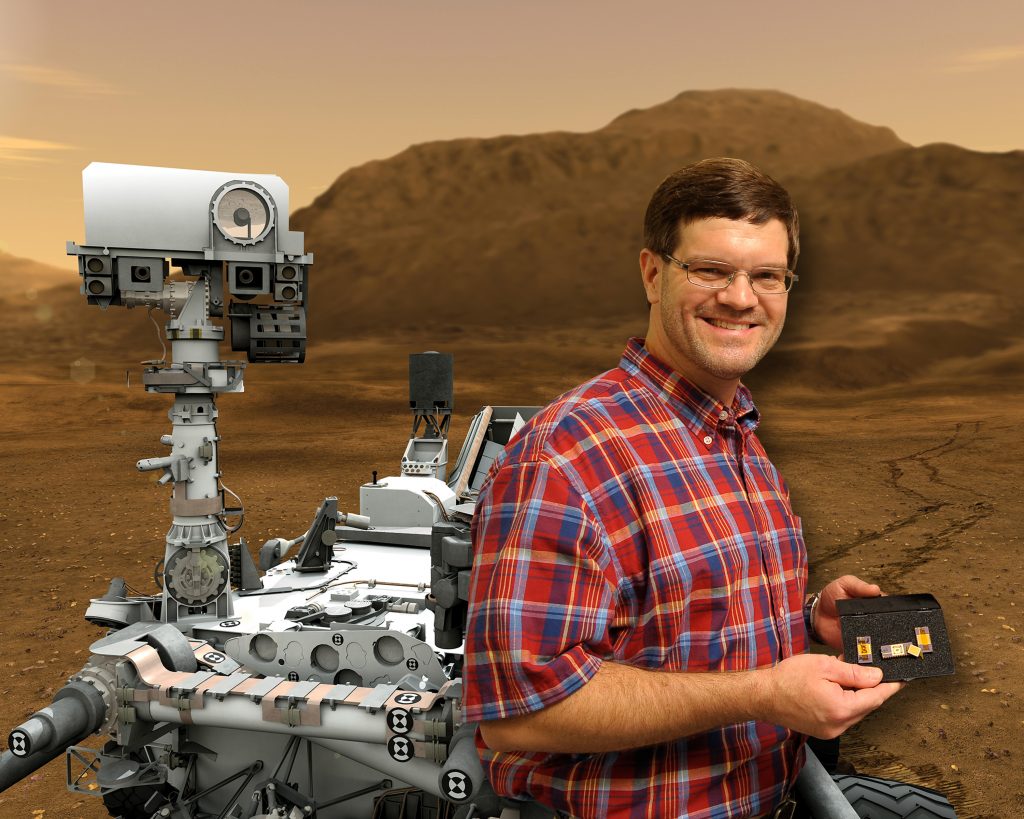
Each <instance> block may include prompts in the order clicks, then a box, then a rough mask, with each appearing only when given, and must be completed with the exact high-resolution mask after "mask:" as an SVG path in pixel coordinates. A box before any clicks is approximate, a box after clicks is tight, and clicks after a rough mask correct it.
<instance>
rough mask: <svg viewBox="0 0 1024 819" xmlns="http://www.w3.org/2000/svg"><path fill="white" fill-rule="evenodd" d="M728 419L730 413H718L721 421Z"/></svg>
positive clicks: (723, 411)
mask: <svg viewBox="0 0 1024 819" xmlns="http://www.w3.org/2000/svg"><path fill="white" fill-rule="evenodd" d="M728 417H729V413H727V412H726V411H725V410H722V411H721V412H720V413H718V418H719V420H721V421H724V420H725V419H726V418H728Z"/></svg>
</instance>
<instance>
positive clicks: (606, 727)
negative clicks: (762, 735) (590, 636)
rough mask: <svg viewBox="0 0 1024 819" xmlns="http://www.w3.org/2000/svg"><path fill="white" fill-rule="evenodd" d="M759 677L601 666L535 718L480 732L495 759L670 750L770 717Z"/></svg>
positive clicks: (740, 673)
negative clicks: (506, 754) (497, 754)
mask: <svg viewBox="0 0 1024 819" xmlns="http://www.w3.org/2000/svg"><path fill="white" fill-rule="evenodd" d="M767 691H768V687H767V685H766V684H765V680H764V672H761V671H736V672H722V673H687V672H671V671H647V670H645V669H642V668H635V667H633V666H629V665H621V664H619V663H613V662H605V663H604V664H603V665H602V666H601V668H600V669H599V670H598V672H597V673H596V674H595V675H594V676H593V678H591V679H590V681H589V682H587V684H586V685H584V686H583V687H582V688H581V689H580V690H579V691H576V692H574V693H573V694H571V695H570V696H568V697H566V698H565V699H564V700H561V701H560V702H557V703H555V704H554V705H551V706H549V707H547V708H543V709H541V710H540V711H536V712H534V713H532V714H526V715H524V716H521V717H511V718H509V719H503V720H494V721H491V722H485V723H483V724H482V725H481V733H482V735H483V739H484V742H486V743H487V745H488V746H490V747H491V748H493V749H495V750H498V751H546V752H549V753H599V752H602V751H616V750H624V749H626V748H639V747H641V746H644V745H653V744H655V743H659V742H669V741H671V740H674V739H678V738H680V737H685V736H689V735H691V734H697V733H702V732H705V731H709V730H711V729H712V728H715V727H718V726H721V725H729V724H732V723H737V722H746V721H747V720H751V719H764V718H765V717H764V716H763V714H764V712H765V711H767V703H766V699H767V696H768V694H767Z"/></svg>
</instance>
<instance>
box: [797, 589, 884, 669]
mask: <svg viewBox="0 0 1024 819" xmlns="http://www.w3.org/2000/svg"><path fill="white" fill-rule="evenodd" d="M881 594H882V589H881V588H879V586H877V585H876V584H874V583H866V582H864V581H863V580H861V579H860V578H859V577H854V576H853V575H852V574H844V575H843V576H842V577H840V578H838V579H836V580H833V581H832V582H831V583H829V584H828V585H827V586H826V587H825V588H824V589H822V590H821V599H820V600H819V601H818V608H817V610H816V611H815V613H814V624H813V625H814V630H815V632H816V633H817V635H818V639H820V640H821V641H822V642H823V643H825V645H827V646H830V647H831V648H834V649H836V650H837V651H841V650H842V648H843V635H842V632H841V631H840V629H839V612H838V611H837V610H836V600H851V599H853V598H856V597H879V596H880V595H881Z"/></svg>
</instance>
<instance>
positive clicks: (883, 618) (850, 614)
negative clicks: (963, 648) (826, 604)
mask: <svg viewBox="0 0 1024 819" xmlns="http://www.w3.org/2000/svg"><path fill="white" fill-rule="evenodd" d="M836 608H837V609H838V611H839V627H840V629H841V630H842V633H843V656H844V657H845V659H846V662H848V663H856V662H857V657H858V652H857V638H858V637H869V638H870V639H871V654H872V660H871V663H870V665H874V666H877V667H878V668H881V669H882V673H883V676H882V679H883V680H884V681H886V682H889V681H892V680H913V679H917V678H918V677H940V676H943V675H946V674H952V673H953V671H954V669H953V651H952V649H951V648H950V645H949V632H947V631H946V621H945V620H944V619H943V617H942V608H941V607H940V606H939V602H938V601H937V600H936V599H935V597H934V596H933V595H930V594H903V595H893V596H890V597H861V598H858V599H855V600H837V601H836ZM917 628H927V629H928V634H929V636H930V638H931V646H932V651H931V652H930V653H927V652H922V654H921V656H920V657H914V656H912V655H909V654H907V655H904V656H894V657H891V658H889V659H883V657H882V646H885V645H889V646H891V645H894V644H904V645H905V644H907V643H910V644H911V645H917V642H918V641H917V633H916V631H915V629H917ZM897 651H898V650H897ZM865 665H867V663H865Z"/></svg>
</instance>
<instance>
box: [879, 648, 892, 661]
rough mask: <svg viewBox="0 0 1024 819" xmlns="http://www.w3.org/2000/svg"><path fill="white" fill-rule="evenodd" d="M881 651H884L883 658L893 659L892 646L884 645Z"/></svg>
mask: <svg viewBox="0 0 1024 819" xmlns="http://www.w3.org/2000/svg"><path fill="white" fill-rule="evenodd" d="M881 652H882V659H883V660H891V659H892V646H882V648H881Z"/></svg>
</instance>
